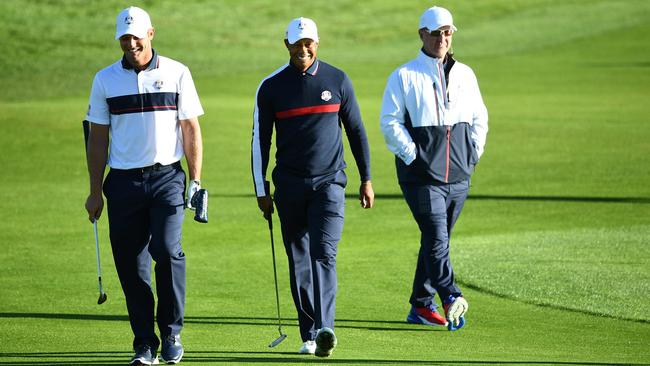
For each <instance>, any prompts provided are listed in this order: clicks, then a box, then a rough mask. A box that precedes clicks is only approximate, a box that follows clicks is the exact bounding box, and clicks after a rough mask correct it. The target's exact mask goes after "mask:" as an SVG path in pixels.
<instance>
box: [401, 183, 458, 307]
mask: <svg viewBox="0 0 650 366" xmlns="http://www.w3.org/2000/svg"><path fill="white" fill-rule="evenodd" d="M401 188H402V193H403V194H404V198H405V199H406V202H407V203H408V205H409V208H410V209H411V212H412V213H413V217H414V218H415V221H416V222H417V224H418V226H419V228H420V232H421V234H422V235H421V239H420V253H419V255H418V263H417V267H416V269H415V278H414V279H413V290H412V293H411V298H410V300H409V302H410V303H411V304H412V305H413V306H416V307H423V306H429V305H434V306H435V304H436V303H435V299H434V297H435V295H436V293H438V296H440V299H441V301H444V300H446V299H447V298H448V297H449V295H453V296H455V297H457V296H460V295H461V292H460V289H459V288H458V287H457V286H456V283H455V281H454V271H453V269H452V267H451V261H450V259H449V239H450V237H451V230H452V229H453V227H454V224H455V223H456V220H457V219H458V215H460V211H461V210H462V208H463V205H464V204H465V199H466V198H467V194H468V192H469V180H466V181H462V182H459V183H450V184H440V185H412V184H402V185H401Z"/></svg>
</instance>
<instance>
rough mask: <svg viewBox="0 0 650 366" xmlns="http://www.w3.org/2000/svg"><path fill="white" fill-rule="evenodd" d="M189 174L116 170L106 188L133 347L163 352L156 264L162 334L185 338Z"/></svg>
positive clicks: (166, 169)
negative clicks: (182, 333)
mask: <svg viewBox="0 0 650 366" xmlns="http://www.w3.org/2000/svg"><path fill="white" fill-rule="evenodd" d="M184 192H185V172H184V171H183V169H182V168H181V165H180V163H175V164H172V165H168V166H163V167H159V168H157V169H156V168H154V169H151V170H147V171H142V170H138V169H133V170H118V169H111V170H110V172H109V173H108V175H107V176H106V180H105V182H104V194H105V196H106V200H107V208H108V220H109V226H110V238H111V247H112V249H113V258H114V260H115V267H116V269H117V274H118V276H119V278H120V283H121V285H122V290H123V291H124V296H125V297H126V306H127V310H128V313H129V320H130V322H131V329H132V330H133V334H134V339H133V345H134V346H137V345H141V344H149V345H151V346H152V347H156V348H157V347H158V345H159V344H160V340H159V339H158V337H157V336H156V332H155V329H154V296H153V292H152V289H151V261H152V259H153V260H154V261H155V262H156V265H155V275H156V292H157V295H158V309H157V314H156V320H157V323H158V329H159V330H160V334H161V335H162V336H163V337H164V336H167V335H177V334H180V331H181V328H182V327H183V314H184V306H185V253H183V249H182V248H181V228H182V223H183V217H184V198H183V193H184Z"/></svg>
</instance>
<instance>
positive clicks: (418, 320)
mask: <svg viewBox="0 0 650 366" xmlns="http://www.w3.org/2000/svg"><path fill="white" fill-rule="evenodd" d="M425 308H426V309H427V310H428V311H430V313H431V314H430V315H431V316H433V315H434V313H435V314H437V316H438V317H439V319H432V318H431V319H430V318H427V317H426V316H423V315H420V314H418V312H417V309H416V307H415V306H412V305H411V311H410V312H409V314H408V316H407V317H406V322H407V323H411V324H424V325H431V326H444V325H445V324H444V321H445V319H444V318H443V317H442V316H441V315H440V314H438V312H437V311H436V309H437V306H436V305H435V304H431V305H429V306H427V307H425ZM441 322H443V323H441Z"/></svg>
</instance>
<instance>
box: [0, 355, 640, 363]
mask: <svg viewBox="0 0 650 366" xmlns="http://www.w3.org/2000/svg"><path fill="white" fill-rule="evenodd" d="M129 356H130V353H128V352H110V351H102V352H7V353H0V359H2V361H0V365H121V364H124V363H125V360H127V359H128V358H129ZM277 356H281V357H277ZM7 358H16V359H19V360H16V361H10V360H7ZM115 358H117V359H115ZM314 361H320V359H315V358H314V357H311V356H305V355H298V354H295V353H288V352H271V351H248V352H246V351H243V352H235V351H212V352H211V351H207V352H188V353H187V354H186V356H185V357H183V361H182V362H183V363H252V364H255V363H268V364H304V363H314ZM322 361H323V362H326V363H330V364H341V365H343V364H353V365H459V364H466V365H591V366H601V365H603V366H604V365H614V366H616V365H642V364H630V363H611V362H579V361H503V360H499V361H481V360H453V361H452V360H435V359H432V360H404V359H358V358H336V356H334V357H332V358H328V359H325V360H322Z"/></svg>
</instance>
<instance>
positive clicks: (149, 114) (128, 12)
mask: <svg viewBox="0 0 650 366" xmlns="http://www.w3.org/2000/svg"><path fill="white" fill-rule="evenodd" d="M154 34H155V31H154V28H153V26H152V25H151V20H150V18H149V15H148V14H147V12H145V11H144V10H142V9H140V8H137V7H129V8H127V9H124V10H122V11H121V12H120V13H119V15H118V16H117V20H116V33H115V39H116V40H119V44H120V47H121V48H122V51H123V53H124V55H123V57H122V59H121V60H119V61H117V62H115V63H114V64H112V65H110V66H108V67H106V68H104V69H103V70H101V71H99V72H98V73H97V74H96V76H95V79H94V81H93V86H92V92H91V95H90V105H89V107H88V113H87V115H86V120H88V121H90V122H91V126H92V127H91V129H90V136H89V143H88V171H89V175H90V194H89V196H88V199H87V200H86V210H87V211H88V218H89V219H90V220H91V221H93V220H96V219H99V217H100V215H101V213H102V209H103V207H104V201H103V198H102V190H103V192H104V195H105V196H106V201H107V208H108V220H109V226H110V238H111V246H112V249H113V257H114V259H115V266H116V269H117V273H118V275H119V278H120V282H121V284H122V289H123V291H124V295H125V297H126V305H127V309H128V313H129V320H130V322H131V329H132V330H133V334H134V339H133V347H134V350H135V355H134V356H133V358H132V360H131V364H133V365H150V364H155V363H158V359H157V353H158V347H159V346H160V345H161V339H162V348H161V354H160V355H161V357H162V358H163V360H164V361H166V362H167V363H177V362H179V361H180V360H181V357H182V356H183V346H182V345H181V343H180V332H181V329H182V327H183V314H184V306H185V253H183V249H182V248H181V228H182V222H183V217H184V208H185V206H186V205H187V206H188V207H190V208H191V203H190V202H191V197H192V196H193V195H194V193H195V192H196V191H198V190H199V188H200V178H201V161H202V154H203V145H202V141H201V129H200V127H199V121H198V116H200V115H202V114H203V109H202V107H201V103H200V102H199V98H198V95H197V92H196V89H195V87H194V82H193V80H192V76H191V74H190V71H189V69H188V68H187V67H186V66H184V65H183V64H181V63H179V62H177V61H174V60H171V59H169V58H166V57H163V56H161V55H158V53H157V52H156V51H155V50H154V49H153V48H152V46H151V41H152V40H153V38H154ZM109 136H110V139H109ZM109 141H110V146H109ZM183 155H184V156H185V158H186V160H187V166H188V170H189V172H188V173H189V182H190V183H189V188H188V189H187V196H186V198H184V192H185V188H186V180H185V178H186V175H185V172H184V171H183V169H182V167H181V164H180V159H181V158H182V157H183ZM107 162H108V165H109V166H110V171H109V172H108V174H107V175H106V179H104V170H105V167H106V164H107ZM152 259H153V260H154V261H155V262H156V266H155V276H156V293H157V296H158V307H157V310H156V322H157V324H158V329H159V331H160V339H159V338H158V336H157V335H156V332H155V325H154V304H155V301H154V295H153V292H152V289H151V286H150V284H151V261H152Z"/></svg>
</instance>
